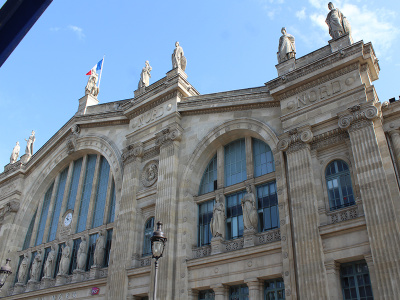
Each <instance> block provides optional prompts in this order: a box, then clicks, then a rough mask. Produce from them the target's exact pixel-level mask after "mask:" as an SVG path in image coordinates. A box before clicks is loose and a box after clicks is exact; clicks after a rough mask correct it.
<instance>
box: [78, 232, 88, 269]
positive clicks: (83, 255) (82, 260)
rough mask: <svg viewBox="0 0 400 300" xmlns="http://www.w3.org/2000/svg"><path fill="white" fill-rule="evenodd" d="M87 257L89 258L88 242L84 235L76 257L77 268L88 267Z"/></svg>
mask: <svg viewBox="0 0 400 300" xmlns="http://www.w3.org/2000/svg"><path fill="white" fill-rule="evenodd" d="M86 259H87V242H86V237H85V236H83V237H82V241H81V243H80V245H79V249H78V254H77V259H76V268H77V269H78V270H84V269H85V267H86Z"/></svg>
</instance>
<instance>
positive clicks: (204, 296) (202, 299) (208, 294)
mask: <svg viewBox="0 0 400 300" xmlns="http://www.w3.org/2000/svg"><path fill="white" fill-rule="evenodd" d="M214 299H215V294H214V291H213V290H205V291H200V292H199V300H214Z"/></svg>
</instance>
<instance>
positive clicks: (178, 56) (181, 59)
mask: <svg viewBox="0 0 400 300" xmlns="http://www.w3.org/2000/svg"><path fill="white" fill-rule="evenodd" d="M175 68H180V69H182V70H183V71H185V70H186V57H185V55H183V49H182V47H181V46H180V45H179V42H176V43H175V49H174V53H172V69H175Z"/></svg>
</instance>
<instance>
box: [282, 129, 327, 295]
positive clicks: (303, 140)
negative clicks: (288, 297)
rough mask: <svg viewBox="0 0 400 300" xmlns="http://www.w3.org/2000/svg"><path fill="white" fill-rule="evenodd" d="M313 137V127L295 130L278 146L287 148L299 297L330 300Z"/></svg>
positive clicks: (283, 148) (285, 135)
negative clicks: (320, 221) (316, 183)
mask: <svg viewBox="0 0 400 300" xmlns="http://www.w3.org/2000/svg"><path fill="white" fill-rule="evenodd" d="M312 138H313V135H312V132H311V128H310V127H309V126H305V127H302V128H299V129H296V130H292V131H290V132H288V133H285V134H284V135H282V136H281V139H280V141H279V143H278V149H280V150H283V151H287V152H286V153H287V169H288V177H289V187H290V200H291V211H292V217H293V221H292V222H293V238H294V250H295V256H296V266H297V269H296V271H297V280H298V297H299V299H308V300H312V299H316V300H317V299H327V298H328V293H327V284H326V272H325V267H324V263H323V262H324V259H323V248H322V241H321V237H320V234H319V231H318V226H319V216H318V210H317V207H318V205H317V197H316V192H315V186H314V185H315V180H314V178H313V170H312V161H311V153H310V146H309V144H308V143H310V142H311V141H312ZM284 258H285V257H284Z"/></svg>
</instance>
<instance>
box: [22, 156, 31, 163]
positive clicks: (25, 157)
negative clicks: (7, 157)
mask: <svg viewBox="0 0 400 300" xmlns="http://www.w3.org/2000/svg"><path fill="white" fill-rule="evenodd" d="M31 157H32V155H30V154H24V155H22V156H21V158H20V160H21V163H22V164H26V163H27V162H28V161H29V160H30V159H31Z"/></svg>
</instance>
